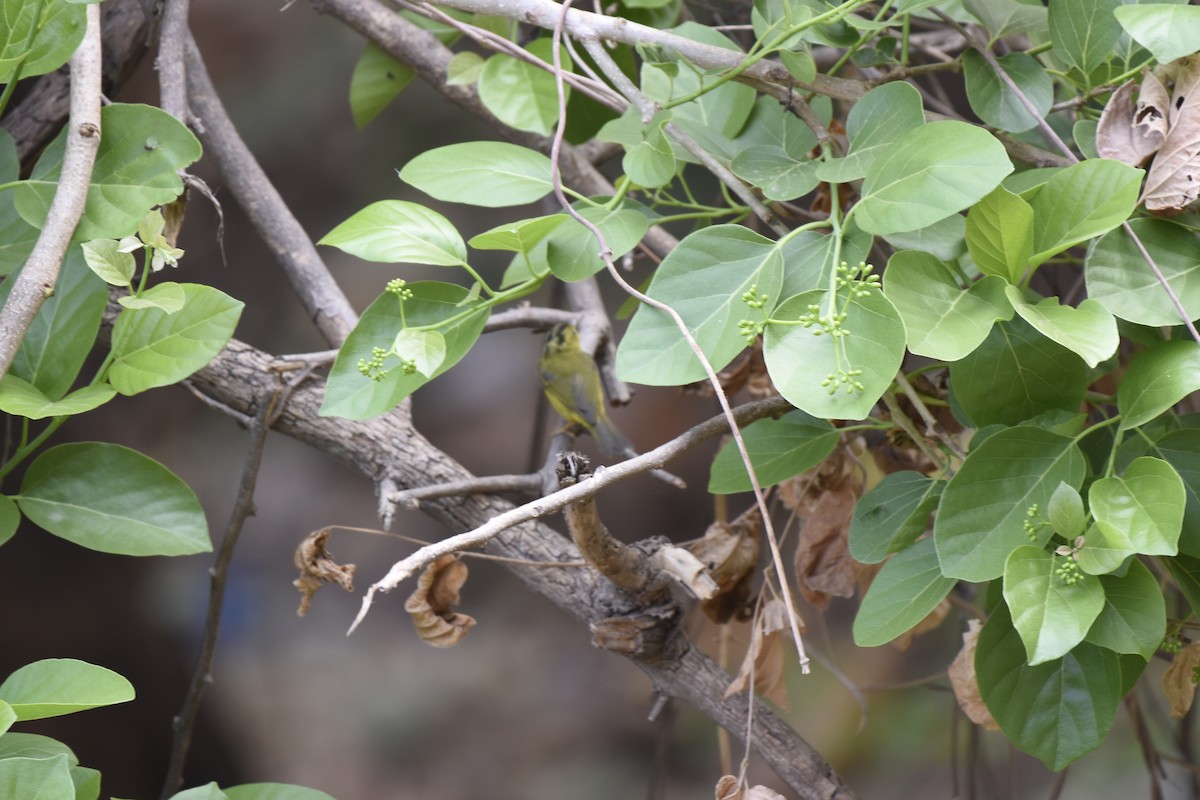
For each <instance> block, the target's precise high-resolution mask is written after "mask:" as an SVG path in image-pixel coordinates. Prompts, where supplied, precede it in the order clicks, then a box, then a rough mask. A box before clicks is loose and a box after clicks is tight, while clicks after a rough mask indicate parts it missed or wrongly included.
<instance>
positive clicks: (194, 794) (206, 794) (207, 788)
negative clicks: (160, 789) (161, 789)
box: [170, 781, 229, 800]
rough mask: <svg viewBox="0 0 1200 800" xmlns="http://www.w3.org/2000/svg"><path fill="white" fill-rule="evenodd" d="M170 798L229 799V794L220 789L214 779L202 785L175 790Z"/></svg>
mask: <svg viewBox="0 0 1200 800" xmlns="http://www.w3.org/2000/svg"><path fill="white" fill-rule="evenodd" d="M170 800H229V795H227V794H225V793H224V792H222V791H221V788H220V787H219V786H217V782H216V781H212V782H210V783H206V784H205V785H203V786H196V787H194V788H191V789H185V790H184V791H182V792H176V793H175V794H173V795H171V798H170Z"/></svg>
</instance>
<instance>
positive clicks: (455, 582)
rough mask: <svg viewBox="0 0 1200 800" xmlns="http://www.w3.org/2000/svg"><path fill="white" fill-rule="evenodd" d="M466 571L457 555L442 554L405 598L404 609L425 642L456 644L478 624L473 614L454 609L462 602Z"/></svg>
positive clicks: (445, 645)
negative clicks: (460, 592)
mask: <svg viewBox="0 0 1200 800" xmlns="http://www.w3.org/2000/svg"><path fill="white" fill-rule="evenodd" d="M467 572H468V570H467V565H466V564H464V563H463V562H461V561H459V560H458V557H457V556H454V555H446V556H442V557H441V558H439V559H438V560H437V561H434V562H433V563H432V564H430V565H429V566H428V567H426V568H425V570H424V571H423V572H422V573H421V577H420V578H419V579H418V580H417V588H416V590H415V591H414V592H413V593H412V594H410V595H409V596H408V599H407V600H405V601H404V610H405V611H407V612H408V615H409V616H410V617H412V621H413V625H415V626H416V628H417V634H418V635H419V636H420V637H421V638H422V639H423V640H424V641H425V643H426V644H429V645H432V646H434V647H453V646H454V645H456V644H458V643H459V642H460V641H461V640H462V638H463V637H464V636H466V635H467V631H469V630H471V628H473V627H475V619H474V618H473V617H469V616H467V615H466V614H460V613H458V612H456V611H453V610H452V609H453V607H454V606H456V605H458V603H459V594H458V593H459V590H461V589H462V587H463V584H465V583H466V582H467Z"/></svg>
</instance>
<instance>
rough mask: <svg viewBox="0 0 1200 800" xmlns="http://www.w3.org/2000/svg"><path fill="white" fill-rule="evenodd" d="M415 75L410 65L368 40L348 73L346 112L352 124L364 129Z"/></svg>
mask: <svg viewBox="0 0 1200 800" xmlns="http://www.w3.org/2000/svg"><path fill="white" fill-rule="evenodd" d="M416 75H417V73H416V72H415V71H414V70H413V68H412V67H410V66H408V65H407V64H405V63H404V62H402V61H400V60H398V59H396V58H394V57H393V56H391V55H389V54H388V52H387V51H386V50H384V49H383V48H382V47H380V46H379V45H378V44H376V43H375V42H371V41H368V42H367V47H366V49H365V50H363V54H362V55H361V56H359V58H358V63H356V64H355V65H354V73H353V74H352V75H351V76H350V113H351V114H352V115H353V116H354V124H355V125H357V126H358V127H360V128H365V127H366V126H367V123H369V122H370V121H371V120H373V119H375V118H376V117H377V116H379V114H380V112H382V111H383V110H384V109H385V108H387V107H388V105H389V104H390V103H391V102H392V101H393V100H395V99H396V95H398V94H400V92H402V91H403V90H404V87H405V86H408V84H409V83H410V82H411V81H412V79H413V78H415V77H416Z"/></svg>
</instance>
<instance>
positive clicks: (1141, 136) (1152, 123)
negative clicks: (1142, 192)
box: [1096, 73, 1171, 167]
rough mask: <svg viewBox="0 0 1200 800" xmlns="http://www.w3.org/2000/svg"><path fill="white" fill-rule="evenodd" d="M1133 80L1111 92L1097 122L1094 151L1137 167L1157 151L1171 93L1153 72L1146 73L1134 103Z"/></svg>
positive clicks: (1159, 146)
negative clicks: (1135, 105)
mask: <svg viewBox="0 0 1200 800" xmlns="http://www.w3.org/2000/svg"><path fill="white" fill-rule="evenodd" d="M1133 86H1134V84H1133V81H1126V82H1125V83H1124V84H1122V85H1121V86H1120V88H1118V89H1117V91H1115V92H1113V95H1112V97H1110V98H1109V99H1108V103H1107V104H1106V105H1105V106H1104V111H1103V113H1101V115H1100V122H1099V123H1098V125H1097V126H1096V152H1097V153H1098V154H1099V155H1100V157H1101V158H1113V159H1116V160H1117V161H1120V162H1122V163H1125V164H1128V165H1129V166H1131V167H1140V166H1142V165H1143V164H1145V163H1146V161H1147V159H1149V158H1150V156H1152V155H1154V154H1155V153H1157V152H1158V150H1159V148H1161V147H1162V145H1163V142H1164V141H1165V139H1166V136H1167V112H1168V108H1169V105H1170V102H1171V97H1170V95H1169V93H1168V92H1167V89H1166V87H1165V86H1163V85H1162V82H1161V81H1159V80H1158V78H1156V77H1154V75H1153V74H1152V73H1146V76H1145V78H1143V79H1142V86H1141V89H1140V90H1139V91H1138V101H1137V108H1136V109H1135V108H1134V103H1133Z"/></svg>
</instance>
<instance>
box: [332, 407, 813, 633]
mask: <svg viewBox="0 0 1200 800" xmlns="http://www.w3.org/2000/svg"><path fill="white" fill-rule="evenodd" d="M789 408H791V406H790V405H789V404H788V402H787V401H786V400H784V399H783V398H779V397H773V398H770V399H767V400H759V401H757V402H754V403H747V404H746V405H743V406H740V407H739V408H738V409H737V410H736V411H734V412H733V416H734V423H735V425H745V424H748V423H750V422H752V421H754V420H756V419H762V418H763V417H769V416H773V415H775V414H779V413H781V412H783V411H785V410H787V409H789ZM728 429H729V422H728V420H727V419H726V417H725V416H724V415H722V416H719V417H713V418H712V419H710V420H708V421H706V422H702V423H700V424H699V425H697V426H695V427H694V428H692V429H691V430H689V431H686V432H685V433H683V434H681V435H680V436H677V437H676V438H674V439H672V440H671V441H669V442H667V443H666V444H663V445H661V446H659V447H656V448H655V449H653V450H651V451H650V452H648V453H644V454H643V455H640V456H638V457H637V458H631V459H629V460H628V461H622V462H621V463H619V464H616V465H614V466H612V467H608V468H606V469H603V470H598V471H597V472H596V474H595V475H593V476H592V478H591V480H589V481H587V482H585V483H581V484H577V485H575V486H570V487H568V488H566V489H560V490H559V491H557V492H554V493H553V494H550V495H547V496H546V497H542V498H540V499H538V500H534V501H533V502H530V503H526V504H525V505H523V506H518V507H516V508H513V509H510V510H509V511H506V512H504V513H502V514H497V515H496V516H494V517H492V518H491V519H489V520H488V521H487V522H486V523H484V524H483V525H480V526H479V527H477V528H475V529H474V530H471V531H467V532H466V533H460V534H457V535H456V536H450V537H447V538H446V539H443V540H441V541H439V542H434V543H433V544H431V545H429V546H428V547H422V548H421V549H420V550H418V551H417V552H415V553H413V554H412V555H410V556H408V557H407V558H405V559H403V560H401V561H398V562H396V563H395V564H393V565H392V568H391V569H390V570H388V572H387V574H386V575H384V576H383V578H381V579H380V580H378V581H376V582H375V583H374V584H372V585H371V587H370V588H369V589H368V590H367V594H366V597H364V598H363V603H362V608H361V609H360V610H359V612H358V615H357V616H356V617H355V618H354V622H353V623H352V624H351V625H350V630H349V631H348V633H353V632H354V629H355V628H357V627H358V626H359V624H360V623H361V622H362V621H363V619H364V618H365V617H366V615H367V612H368V611H369V610H370V608H371V604H372V603H373V602H374V599H375V594H376V593H377V592H385V593H386V592H390V591H391V590H392V589H395V588H396V587H397V586H399V585H400V584H401V583H402V582H404V581H405V580H406V579H407V578H408V577H409V576H411V575H413V574H414V573H416V572H417V571H418V570H421V569H423V568H424V567H425V566H426V565H427V564H430V563H431V562H433V561H435V560H436V559H438V558H440V557H442V556H444V555H446V554H448V553H455V552H458V551H459V550H465V549H466V548H469V547H478V546H479V545H481V544H484V543H485V542H487V541H488V540H489V539H491V538H493V537H495V536H497V535H499V534H501V533H503V532H505V531H506V530H508V529H509V528H512V527H514V526H517V525H520V524H522V523H525V522H530V521H532V520H535V519H539V518H540V517H544V516H546V515H548V514H553V513H554V512H556V511H560V510H561V509H562V508H564V507H565V506H566V505H567V504H568V503H573V502H575V501H577V500H580V499H582V498H584V497H591V496H592V495H594V494H596V493H597V492H599V491H601V490H602V489H605V488H606V487H608V486H610V485H612V484H614V483H617V482H618V481H622V480H625V479H626V478H631V477H633V476H634V475H639V474H641V473H643V472H648V471H649V470H651V469H654V468H655V467H661V466H662V465H663V464H665V463H666V462H667V461H669V460H670V459H672V458H674V457H675V456H677V455H679V454H680V453H683V452H684V451H686V450H688V449H690V448H692V447H694V446H695V445H697V444H700V443H701V442H704V441H707V440H709V439H711V438H713V437H714V436H718V435H720V434H721V433H724V432H725V431H726V430H728Z"/></svg>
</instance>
